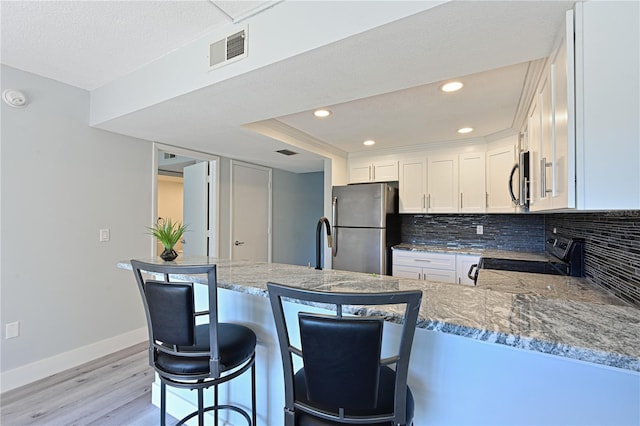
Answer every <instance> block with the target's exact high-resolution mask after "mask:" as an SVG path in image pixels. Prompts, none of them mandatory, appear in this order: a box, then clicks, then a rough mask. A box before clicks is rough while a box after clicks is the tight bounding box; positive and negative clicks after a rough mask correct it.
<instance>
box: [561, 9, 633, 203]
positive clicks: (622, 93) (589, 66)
mask: <svg viewBox="0 0 640 426" xmlns="http://www.w3.org/2000/svg"><path fill="white" fill-rule="evenodd" d="M639 21H640V2H637V1H629V2H625V1H620V2H613V1H608V2H585V3H582V2H578V3H577V4H576V17H575V25H576V28H575V42H576V46H575V47H576V48H575V63H576V69H575V78H576V80H575V87H576V88H577V90H576V93H575V96H576V123H575V124H576V159H577V161H576V178H577V194H576V200H577V207H578V208H579V209H584V210H596V209H598V210H602V209H639V208H640V126H639V125H638V117H640V102H639V96H638V94H639V93H640V22H639ZM567 62H570V61H567ZM569 144H571V141H569Z"/></svg>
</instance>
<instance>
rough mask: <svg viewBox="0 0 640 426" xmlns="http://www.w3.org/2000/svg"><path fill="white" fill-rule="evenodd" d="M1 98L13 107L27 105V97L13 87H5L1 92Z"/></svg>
mask: <svg viewBox="0 0 640 426" xmlns="http://www.w3.org/2000/svg"><path fill="white" fill-rule="evenodd" d="M2 100H3V101H5V103H6V104H7V105H9V106H10V107H13V108H24V107H26V106H27V97H26V96H25V94H24V93H22V92H21V91H19V90H15V89H7V90H5V91H4V92H2Z"/></svg>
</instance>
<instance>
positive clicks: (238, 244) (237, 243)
mask: <svg viewBox="0 0 640 426" xmlns="http://www.w3.org/2000/svg"><path fill="white" fill-rule="evenodd" d="M233 244H235V245H236V246H241V245H242V244H244V241H238V240H236V242H235V243H233Z"/></svg>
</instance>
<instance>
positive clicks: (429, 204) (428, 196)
mask: <svg viewBox="0 0 640 426" xmlns="http://www.w3.org/2000/svg"><path fill="white" fill-rule="evenodd" d="M430 208H431V194H429V195H427V209H430Z"/></svg>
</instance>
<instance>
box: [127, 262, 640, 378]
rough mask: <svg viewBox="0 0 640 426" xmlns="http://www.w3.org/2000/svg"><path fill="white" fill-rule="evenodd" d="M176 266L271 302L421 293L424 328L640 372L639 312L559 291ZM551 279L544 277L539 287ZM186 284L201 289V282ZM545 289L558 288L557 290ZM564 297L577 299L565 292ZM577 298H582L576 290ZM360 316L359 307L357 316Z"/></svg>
mask: <svg viewBox="0 0 640 426" xmlns="http://www.w3.org/2000/svg"><path fill="white" fill-rule="evenodd" d="M147 261H149V260H148V259H147ZM153 261H154V262H162V261H161V260H160V259H155V260H153ZM176 262H177V263H180V264H203V263H215V264H217V265H218V270H217V277H218V286H219V287H221V288H226V289H229V290H233V291H238V292H242V293H246V294H251V295H256V296H261V297H268V293H267V288H266V284H267V282H268V281H272V282H277V283H280V284H285V285H291V286H297V287H301V288H309V289H314V290H321V291H346V292H366V291H393V290H410V289H411V290H413V289H419V290H422V292H423V299H422V305H421V307H420V315H419V317H418V327H419V328H423V329H427V330H433V331H437V332H442V333H449V334H455V335H459V336H464V337H468V338H472V339H477V340H481V341H486V342H489V343H495V344H502V345H507V346H511V347H515V348H521V349H527V350H533V351H538V352H543V353H547V354H553V355H558V356H564V357H568V358H573V359H578V360H582V361H587V362H593V363H597V364H602V365H607V366H612V367H618V368H623V369H628V370H632V371H640V339H638V336H640V310H638V309H637V308H635V307H632V306H627V305H624V304H620V303H621V302H620V303H618V304H616V303H614V302H615V301H612V300H608V299H606V298H601V299H598V298H589V297H586V296H585V297H583V296H576V297H574V298H570V299H567V298H566V297H560V296H559V295H560V293H561V292H560V291H557V292H556V295H558V297H550V296H549V295H541V294H538V293H535V292H530V291H526V292H518V291H515V290H514V289H513V288H512V289H511V291H505V290H504V289H499V288H495V289H491V288H483V287H482V286H478V287H470V286H462V285H458V284H447V283H439V282H431V281H423V280H412V279H404V278H396V277H389V276H379V275H370V274H362V273H358V272H346V271H337V270H316V269H312V268H309V267H306V266H296V265H285V264H278V263H263V262H249V261H229V260H219V259H212V258H187V259H183V258H178V260H177V261H176ZM118 267H120V268H123V269H131V265H130V264H129V262H128V261H123V262H119V263H118ZM485 272H486V271H482V273H481V274H480V276H481V277H482V280H483V281H484V280H487V281H491V276H490V275H489V274H484V273H485ZM483 274H484V276H483ZM501 274H502V273H501ZM516 274H517V273H516ZM522 275H524V276H526V275H529V276H530V275H534V276H535V275H537V274H522ZM548 277H549V276H548V275H540V276H537V277H535V280H545V279H547V278H548ZM189 279H190V280H191V281H194V282H202V280H203V279H204V278H200V277H190V278H189ZM497 279H498V278H497ZM499 279H500V280H510V279H516V280H518V279H520V280H525V279H526V277H523V276H521V277H520V278H518V277H516V276H514V277H510V276H509V275H508V274H504V275H502V276H501V277H499ZM523 282H524V281H523ZM487 285H490V284H487ZM496 285H497V286H499V283H497V284H496ZM541 285H542V286H544V285H545V284H544V283H543V284H541ZM547 285H549V286H551V288H552V289H554V288H557V285H556V284H547ZM565 293H566V294H569V293H572V291H570V290H568V289H567V290H565ZM573 293H575V294H577V295H580V294H581V293H582V292H581V290H580V289H575V290H574V291H573ZM582 299H584V300H582ZM358 309H359V308H357V307H355V308H354V312H355V311H357V310H358ZM377 313H378V314H383V315H384V316H385V319H387V320H389V321H393V322H400V321H401V316H400V315H399V313H398V312H394V311H393V310H387V311H385V312H382V313H380V312H377Z"/></svg>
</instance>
